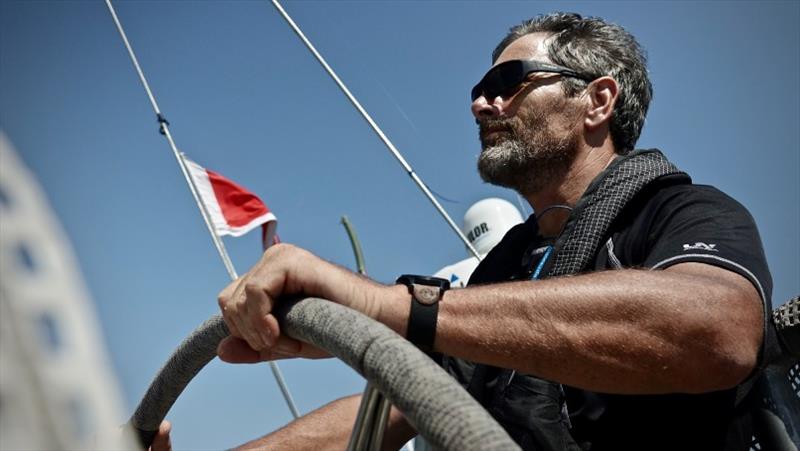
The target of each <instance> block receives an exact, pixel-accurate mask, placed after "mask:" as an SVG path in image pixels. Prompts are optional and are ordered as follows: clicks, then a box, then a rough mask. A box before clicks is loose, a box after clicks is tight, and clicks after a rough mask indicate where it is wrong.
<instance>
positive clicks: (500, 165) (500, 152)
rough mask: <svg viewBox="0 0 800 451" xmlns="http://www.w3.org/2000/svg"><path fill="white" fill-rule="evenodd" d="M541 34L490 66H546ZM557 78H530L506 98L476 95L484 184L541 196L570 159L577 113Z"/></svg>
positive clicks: (523, 40) (518, 44) (520, 41)
mask: <svg viewBox="0 0 800 451" xmlns="http://www.w3.org/2000/svg"><path fill="white" fill-rule="evenodd" d="M546 38H547V35H546V34H543V33H533V34H529V35H526V36H523V37H522V38H519V39H517V40H516V41H514V42H512V43H511V44H510V45H509V46H508V47H506V49H505V50H504V51H503V53H502V54H501V55H500V56H499V57H498V59H497V61H496V62H495V65H497V64H500V63H503V62H505V61H511V60H525V59H535V60H538V61H543V62H550V60H549V58H548V57H547V50H546V48H545V39H546ZM560 81H561V78H560V76H558V75H553V74H545V73H533V74H530V76H529V77H528V81H527V82H525V83H523V84H522V85H520V89H519V90H518V91H516V92H515V93H513V94H509V95H508V98H503V97H502V96H498V97H496V98H494V99H486V98H485V97H483V96H481V97H479V98H477V99H476V100H475V101H474V102H473V103H472V112H473V114H474V115H475V118H476V120H477V122H478V125H479V128H480V134H479V136H480V141H481V148H482V150H481V154H480V157H479V158H478V171H479V173H480V175H481V178H482V179H483V180H484V181H486V182H489V183H492V184H495V185H500V186H504V187H507V188H511V189H514V190H517V191H518V192H520V193H522V194H523V195H528V194H532V193H535V192H538V191H540V190H541V189H542V188H543V187H544V186H545V185H546V184H548V183H551V182H556V180H554V178H558V177H559V176H563V175H564V174H565V173H566V169H567V168H568V167H569V165H570V164H571V163H572V161H573V160H574V158H575V154H576V151H577V147H578V136H579V135H578V134H579V129H580V118H581V117H580V110H579V107H578V105H579V104H578V102H577V101H576V99H574V98H567V97H566V96H565V95H564V93H563V91H562V87H561V84H560V83H559V82H560Z"/></svg>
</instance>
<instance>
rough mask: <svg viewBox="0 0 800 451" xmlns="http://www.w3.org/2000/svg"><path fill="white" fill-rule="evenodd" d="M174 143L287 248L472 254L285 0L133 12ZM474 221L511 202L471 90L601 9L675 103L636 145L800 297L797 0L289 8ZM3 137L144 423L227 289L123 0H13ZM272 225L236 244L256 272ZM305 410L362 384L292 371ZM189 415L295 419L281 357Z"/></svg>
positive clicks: (237, 373)
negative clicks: (480, 133)
mask: <svg viewBox="0 0 800 451" xmlns="http://www.w3.org/2000/svg"><path fill="white" fill-rule="evenodd" d="M115 5H116V7H117V12H118V14H119V16H120V20H121V21H122V23H123V25H124V26H125V27H126V30H127V32H128V37H129V39H130V40H131V43H132V45H133V46H134V49H135V50H136V52H137V54H138V56H139V59H140V62H141V64H142V66H143V69H144V71H145V73H146V74H147V76H148V79H149V81H150V83H151V85H152V87H153V90H154V93H155V95H156V97H157V99H158V101H159V104H160V106H161V109H162V110H163V112H164V114H165V116H166V117H167V118H168V119H169V120H170V122H171V124H172V127H171V130H172V132H173V135H174V137H175V140H176V142H177V144H178V146H179V147H180V148H181V149H182V150H183V151H184V152H186V153H187V154H188V155H189V156H190V157H191V158H193V159H194V160H195V161H197V162H198V163H200V164H202V165H204V166H206V167H208V168H211V169H214V170H216V171H218V172H221V173H222V174H225V175H226V176H228V177H229V178H231V179H233V180H236V181H237V182H239V183H240V184H242V185H244V186H246V187H248V188H249V189H251V190H252V191H254V192H256V193H257V194H259V195H260V196H261V197H262V198H263V199H264V200H265V201H266V202H267V203H268V204H269V206H270V207H271V208H272V210H273V211H274V212H275V213H276V215H277V216H278V218H279V221H280V223H279V233H280V235H281V237H282V238H283V239H284V241H287V242H292V243H295V244H298V245H300V246H303V247H306V248H308V249H310V250H312V251H313V252H315V253H317V254H318V255H321V256H322V257H324V258H326V259H328V260H331V261H334V262H337V263H339V264H342V265H345V266H348V267H351V268H352V267H354V261H353V257H352V252H351V250H350V245H349V242H348V240H347V236H346V234H345V232H344V229H343V228H342V226H341V225H340V224H339V218H340V217H341V215H343V214H347V215H348V216H349V217H350V219H351V221H352V222H353V224H354V226H355V227H356V229H357V231H358V233H359V236H360V238H361V242H362V245H363V247H364V252H365V256H366V262H367V270H368V272H369V273H370V274H371V275H372V276H373V277H375V278H377V279H378V280H380V281H384V282H390V281H392V280H393V279H394V278H395V277H396V276H397V275H398V274H401V273H432V272H435V271H436V270H437V269H439V268H440V267H442V266H444V265H447V264H450V263H453V262H455V261H457V260H460V259H462V258H464V257H465V256H466V253H465V250H464V247H463V245H462V244H461V243H460V242H459V241H458V240H457V238H456V237H455V235H454V234H453V233H452V232H451V231H450V229H449V228H448V227H447V226H446V224H445V223H444V221H442V219H441V218H440V217H438V216H437V214H436V213H435V211H434V210H433V208H432V207H431V205H430V204H429V202H428V201H427V200H426V199H425V198H424V197H423V196H422V195H421V193H420V192H419V190H418V189H417V188H416V187H415V186H414V185H412V183H411V182H410V180H409V179H408V176H407V175H406V174H404V173H403V171H402V170H401V168H400V166H399V165H398V164H397V163H396V162H395V160H394V159H393V158H392V157H391V156H390V155H389V153H388V152H387V151H386V149H385V148H384V147H383V144H382V143H381V142H380V141H379V140H378V139H377V137H376V136H375V135H374V133H373V132H372V131H371V130H370V129H369V128H368V127H367V126H366V124H365V122H364V121H363V120H362V119H361V118H360V116H358V115H357V113H356V112H355V110H354V109H353V108H352V107H351V106H350V104H349V103H348V102H347V100H346V99H345V97H344V96H343V95H342V94H341V93H340V92H339V91H338V90H337V89H336V88H335V85H334V84H333V82H332V81H331V80H330V79H329V78H328V76H327V75H326V74H324V73H323V71H322V70H321V68H320V67H319V65H318V64H317V62H316V61H315V60H313V58H312V57H311V55H310V54H309V53H308V51H307V50H306V49H305V48H304V47H302V44H301V43H300V41H299V40H298V39H297V37H296V36H295V35H294V34H293V33H292V32H291V31H290V29H289V28H288V26H287V25H286V24H285V23H284V22H283V21H282V19H281V18H280V17H279V16H278V14H277V13H276V11H274V9H273V8H272V6H271V5H270V4H269V3H268V2H260V1H234V2H222V1H168V2H145V1H118V2H116V3H115ZM284 6H285V8H286V10H287V11H288V12H289V14H291V15H292V16H293V18H294V19H295V21H296V22H297V23H298V24H299V25H300V27H302V28H303V30H304V31H305V32H306V34H307V35H308V37H309V38H310V39H311V40H312V42H314V43H315V45H316V46H317V48H318V49H319V50H320V52H321V53H322V54H323V55H324V56H325V57H326V58H327V59H328V62H329V63H330V64H331V65H332V66H333V67H334V69H336V70H337V72H338V73H339V75H340V77H341V78H342V79H343V80H344V81H345V83H347V84H348V86H349V87H350V89H351V90H352V91H353V93H354V94H355V95H356V96H357V97H358V98H359V100H360V101H361V102H362V104H363V105H364V106H365V108H366V109H367V110H368V111H369V112H370V113H372V115H373V117H374V118H375V120H376V121H377V122H378V123H379V124H380V125H381V126H382V127H383V129H384V131H385V132H386V134H387V135H388V136H389V137H390V139H392V140H393V141H394V143H395V144H396V146H397V147H398V148H399V149H400V151H401V152H402V153H403V154H404V155H405V157H406V159H407V160H408V161H409V163H410V164H411V165H412V166H413V167H414V168H415V169H416V171H417V172H418V174H419V175H420V176H421V177H422V179H423V180H425V181H426V182H427V183H428V184H429V185H430V187H431V188H432V189H433V190H435V191H436V192H438V193H440V194H441V195H443V196H445V197H447V198H450V199H454V200H457V201H458V202H457V203H448V202H444V203H443V204H444V206H445V208H447V209H448V211H449V212H450V213H451V215H452V216H453V218H454V219H455V220H456V221H457V222H460V221H461V217H462V216H463V214H464V212H465V211H466V209H467V208H468V207H469V206H470V205H471V204H472V203H473V202H475V201H477V200H479V199H481V198H484V197H488V196H499V197H503V198H506V199H508V200H510V201H512V202H514V203H515V204H516V202H517V201H516V198H515V196H514V194H513V193H511V192H509V191H506V190H501V189H498V188H494V187H491V186H488V185H486V184H484V183H482V182H481V181H480V180H479V178H478V177H477V175H476V171H475V157H476V155H477V153H478V150H479V147H478V142H477V130H476V127H475V124H474V122H473V120H472V118H471V116H470V113H469V109H468V106H469V90H470V88H471V87H472V85H473V84H474V83H475V82H476V81H477V80H478V79H479V78H480V77H481V76H482V75H483V73H484V72H485V70H486V69H487V67H488V66H489V63H490V59H489V56H490V53H491V50H492V49H493V48H494V46H495V44H496V43H497V42H498V41H499V40H500V39H501V38H502V36H503V35H504V33H505V31H506V30H507V28H508V27H510V26H512V25H514V24H516V23H518V22H520V21H521V20H523V19H525V18H528V17H531V16H533V15H536V14H538V13H544V12H549V11H553V10H567V11H576V12H580V13H583V14H586V15H599V16H601V17H604V18H606V19H608V20H610V21H613V22H616V23H619V24H621V25H623V26H625V27H626V28H628V29H629V30H630V31H631V32H633V33H634V34H635V35H636V36H637V37H638V38H639V40H640V42H641V43H642V44H643V45H644V47H645V48H646V49H647V51H648V53H649V58H650V71H651V77H652V80H653V83H654V86H655V98H654V101H653V103H652V105H651V109H650V114H649V116H648V119H647V122H646V125H645V128H644V132H643V134H642V138H641V139H640V142H639V147H658V148H660V149H662V150H663V151H664V152H665V153H666V154H667V155H668V156H669V157H670V158H671V159H672V160H673V161H674V162H675V163H676V164H677V165H678V166H680V167H681V168H682V169H684V170H686V171H687V172H689V173H690V174H692V176H693V178H694V180H695V181H696V182H697V183H703V184H711V185H715V186H717V187H719V188H721V189H722V190H723V191H725V192H727V193H728V194H730V195H731V196H733V197H734V198H736V199H738V200H739V201H740V202H741V203H743V204H744V205H745V206H746V207H747V208H748V209H749V210H750V212H751V213H752V215H753V217H754V218H755V220H756V222H757V224H758V226H759V228H760V231H761V234H762V239H763V241H764V246H765V251H766V254H767V258H768V260H769V264H770V267H771V270H772V274H773V278H774V281H775V291H774V294H775V296H774V299H775V303H776V304H777V303H781V302H783V301H785V300H786V299H788V298H789V297H790V296H791V295H794V294H797V293H798V292H800V285H799V284H800V282H799V281H798V280H799V279H800V277H798V274H800V238H798V235H799V234H798V230H800V182H799V181H798V171H799V170H800V135H799V134H800V132H799V131H798V124H800V91H799V90H798V89H799V88H798V86H799V85H800V57H799V56H798V55H800V29H799V28H798V24H799V23H800V4H798V3H797V2H790V1H786V2H768V1H764V2H739V1H737V2H717V1H714V2H642V3H635V2H500V1H498V2H477V1H476V2H443V1H440V2H320V1H303V2H290V1H287V2H286V3H285V4H284ZM0 121H1V123H0V124H1V126H2V129H3V130H4V131H5V132H6V133H7V134H8V136H9V137H10V139H11V140H12V141H13V142H14V144H15V145H16V147H17V149H18V150H19V152H20V154H21V156H22V158H23V159H24V160H25V162H26V163H27V164H28V165H29V166H30V167H31V168H32V170H33V171H34V172H35V173H36V174H37V176H38V177H39V179H40V181H41V183H42V185H43V186H44V188H45V190H46V192H47V194H48V196H49V198H50V201H51V203H52V206H53V208H54V209H55V211H56V213H57V214H58V216H59V217H60V219H61V221H62V223H63V226H64V228H65V229H66V231H67V233H68V234H69V236H70V237H71V239H72V243H73V246H74V248H75V251H76V253H77V255H78V258H79V261H80V263H81V266H82V270H83V274H84V276H85V278H86V281H87V283H88V285H89V288H90V290H91V292H92V295H93V297H94V300H95V303H96V306H97V312H98V317H99V320H100V322H101V325H102V327H103V331H104V333H105V336H106V338H107V340H108V348H109V351H110V354H111V356H112V360H113V364H114V366H115V370H116V372H117V374H118V376H119V378H120V382H121V387H122V389H123V392H124V393H123V394H124V397H125V399H126V400H127V402H128V406H129V409H132V408H133V406H134V405H135V404H136V402H137V401H138V399H139V397H140V396H141V394H142V393H143V391H144V390H145V388H146V386H147V384H148V383H149V381H150V378H151V377H152V376H153V375H154V374H155V372H156V371H157V369H158V367H159V366H160V365H161V363H162V362H163V361H164V359H165V358H166V357H167V356H168V355H169V353H170V352H171V350H172V349H173V347H174V346H175V345H176V344H177V343H178V342H179V341H180V340H181V339H182V338H183V337H185V336H186V335H187V334H188V333H189V332H190V331H191V330H192V329H193V328H194V327H195V326H196V325H198V324H199V323H201V322H202V321H203V320H204V319H206V318H207V317H208V316H210V315H211V314H212V313H214V312H215V311H216V310H217V307H216V301H215V298H216V294H217V292H218V291H219V290H220V289H221V288H222V287H223V286H224V285H225V284H226V283H227V275H226V273H225V270H224V268H223V266H222V264H221V262H220V261H219V258H218V257H217V255H216V251H215V250H214V248H213V246H212V244H211V241H210V239H209V237H208V234H207V231H206V229H205V226H204V225H203V224H202V222H201V220H200V216H199V213H198V211H197V208H196V206H195V205H194V203H193V201H192V199H191V196H190V194H189V192H188V190H187V188H186V186H185V182H184V181H183V179H182V177H181V175H180V172H179V171H178V168H177V166H176V164H175V161H174V158H173V157H172V155H171V153H170V151H169V148H168V147H167V144H166V142H165V140H164V139H163V137H162V136H161V135H159V134H158V132H157V124H156V122H155V117H154V114H153V112H152V110H151V109H150V104H149V102H148V100H147V98H146V96H145V94H144V91H143V90H142V88H141V86H140V84H139V81H138V79H137V77H136V74H135V72H134V70H133V67H132V66H131V63H130V61H129V60H128V57H127V54H126V52H125V49H124V47H123V45H122V42H121V40H120V38H119V36H118V35H117V32H116V30H115V28H114V25H113V22H112V21H111V18H110V16H109V14H108V11H107V10H106V7H105V5H104V4H103V2H100V1H93V2H90V1H82V2H56V1H36V2H27V1H14V0H6V1H3V2H0ZM258 240H259V237H258V234H257V233H253V234H252V235H248V236H245V237H242V238H238V239H226V244H227V246H228V249H229V251H230V253H231V255H232V258H233V261H234V264H235V265H236V267H237V269H239V271H240V272H244V271H245V270H246V269H247V268H248V267H249V266H250V265H252V264H253V263H254V262H255V261H256V259H257V258H258V255H259V243H258ZM281 366H282V368H283V370H284V372H285V374H286V376H287V378H288V380H289V385H290V388H291V390H292V392H293V394H294V395H295V398H296V400H297V402H298V404H299V407H300V409H301V410H302V411H304V412H307V411H309V410H311V409H313V408H315V407H318V406H320V405H322V404H324V403H325V402H328V401H330V400H333V399H335V398H336V397H338V396H342V395H345V394H349V393H354V392H356V391H361V389H362V388H363V382H362V381H361V380H360V378H359V377H358V376H357V375H356V374H355V373H354V372H353V371H352V370H350V369H348V368H346V367H344V366H343V365H342V364H340V363H338V362H336V361H332V360H330V361H316V362H307V361H306V362H303V361H297V362H282V363H281ZM169 418H170V419H171V420H172V421H173V422H174V424H175V432H174V444H175V446H176V448H177V449H214V448H217V449H219V448H222V447H225V446H232V445H234V444H238V443H241V442H243V441H245V440H248V439H250V438H253V437H255V436H257V435H260V434H263V433H265V432H268V431H270V430H273V429H275V428H277V427H279V426H280V425H282V424H284V423H285V422H286V421H288V420H289V418H290V415H289V412H288V410H287V409H286V407H285V405H284V404H283V401H282V399H281V397H280V394H279V392H278V390H277V388H276V386H275V383H274V382H273V380H272V376H271V373H270V371H269V369H268V368H267V366H266V365H253V366H231V365H225V364H221V363H219V362H214V363H212V364H211V365H210V366H209V367H208V368H206V370H205V371H203V373H202V374H201V375H200V376H199V377H198V378H197V379H196V380H195V381H194V382H193V383H192V384H191V386H190V387H189V388H188V390H187V391H186V392H185V393H184V395H183V396H182V397H181V399H180V400H179V401H178V403H177V404H176V406H175V408H174V409H173V411H172V412H171V414H170V416H169Z"/></svg>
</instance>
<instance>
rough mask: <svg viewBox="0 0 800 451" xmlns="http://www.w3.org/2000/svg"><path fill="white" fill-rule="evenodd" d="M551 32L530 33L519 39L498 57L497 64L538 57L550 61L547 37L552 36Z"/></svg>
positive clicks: (537, 58) (540, 59)
mask: <svg viewBox="0 0 800 451" xmlns="http://www.w3.org/2000/svg"><path fill="white" fill-rule="evenodd" d="M551 36H552V35H551V34H550V33H530V34H526V35H525V36H523V37H521V38H519V39H517V40H516V41H514V42H512V43H511V44H509V45H508V47H506V48H505V49H504V50H503V52H502V53H501V54H500V56H499V57H497V61H495V66H496V65H498V64H500V63H502V62H505V61H511V60H527V59H536V60H539V61H546V62H549V61H550V58H548V56H547V46H546V43H547V38H549V37H551Z"/></svg>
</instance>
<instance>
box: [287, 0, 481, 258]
mask: <svg viewBox="0 0 800 451" xmlns="http://www.w3.org/2000/svg"><path fill="white" fill-rule="evenodd" d="M271 1H272V5H273V6H274V7H275V9H276V10H278V12H279V13H280V15H281V16H282V17H283V18H284V19H285V20H286V23H288V24H289V26H290V27H291V28H292V30H293V31H294V32H295V34H296V35H297V37H299V38H300V40H301V41H303V44H305V46H306V47H307V48H308V50H309V51H310V52H311V53H312V54H313V55H314V57H315V58H316V59H317V61H318V62H319V63H320V64H321V65H322V67H323V68H324V69H325V71H326V72H327V73H328V75H330V77H331V78H332V79H333V81H334V82H336V84H337V85H338V86H339V89H341V90H342V92H343V93H344V95H345V96H346V97H347V99H348V100H349V101H350V103H351V104H353V106H354V107H355V108H356V110H358V112H359V113H361V116H362V117H363V118H364V120H366V121H367V123H368V124H369V125H370V127H372V130H373V131H375V133H376V134H377V135H378V137H379V138H380V139H381V141H383V143H384V144H385V145H386V147H387V148H388V149H389V151H390V152H391V153H392V155H394V157H395V159H397V162H398V163H400V165H401V166H402V167H403V169H404V170H405V171H406V173H407V174H408V176H409V177H411V180H413V181H414V183H416V184H417V186H418V187H419V189H420V190H422V192H423V193H424V194H425V196H426V197H427V198H428V200H429V201H431V203H432V204H433V206H434V207H435V208H436V210H437V211H438V212H439V214H440V215H442V218H444V220H445V221H446V222H447V224H448V225H449V226H450V228H452V229H453V231H454V232H455V233H456V235H458V237H459V238H460V239H461V241H463V242H464V244H465V245H466V246H467V249H469V251H470V252H471V253H472V255H474V256H475V257H476V258H477V259H478V260H479V261H480V260H481V255H480V254H479V253H478V251H477V250H475V248H474V247H473V246H472V243H470V242H469V240H468V239H467V237H466V236H464V233H463V232H461V229H459V228H458V226H457V225H456V223H455V222H453V220H452V219H451V218H450V215H448V214H447V212H446V211H445V209H444V208H443V207H442V205H441V204H440V203H439V201H437V200H436V198H435V197H434V196H433V194H432V193H431V191H430V189H429V188H428V186H427V185H425V183H424V182H423V181H422V179H420V177H419V176H418V175H417V173H416V172H414V169H413V168H412V167H411V166H410V165H409V164H408V162H406V160H405V158H403V155H401V154H400V151H398V150H397V148H396V147H395V146H394V144H392V142H391V141H390V140H389V138H388V137H386V135H385V134H384V133H383V130H381V128H380V127H378V124H377V123H375V121H374V120H373V119H372V116H370V115H369V113H367V111H366V110H365V109H364V107H362V106H361V103H360V102H359V101H358V100H357V99H356V98H355V96H353V94H352V93H350V90H349V89H347V86H345V84H344V83H343V82H342V80H341V79H340V78H339V76H338V75H336V72H334V71H333V69H331V67H330V66H329V65H328V63H327V62H326V61H325V59H324V58H323V57H322V55H320V53H319V52H318V51H317V49H316V48H315V47H314V45H313V44H312V43H311V41H309V40H308V38H306V35H305V34H304V33H303V31H302V30H300V27H298V26H297V24H296V23H295V22H294V20H292V18H291V17H290V16H289V14H287V13H286V11H285V10H284V9H283V7H282V6H281V4H280V3H279V2H278V0H271Z"/></svg>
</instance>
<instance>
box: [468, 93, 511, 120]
mask: <svg viewBox="0 0 800 451" xmlns="http://www.w3.org/2000/svg"><path fill="white" fill-rule="evenodd" d="M502 114H503V99H502V98H501V97H500V96H497V97H496V98H495V99H494V100H492V101H491V102H489V100H488V99H487V98H486V96H485V95H481V96H480V97H478V98H477V99H475V100H473V101H472V115H473V116H475V119H487V118H497V117H500V116H502Z"/></svg>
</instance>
